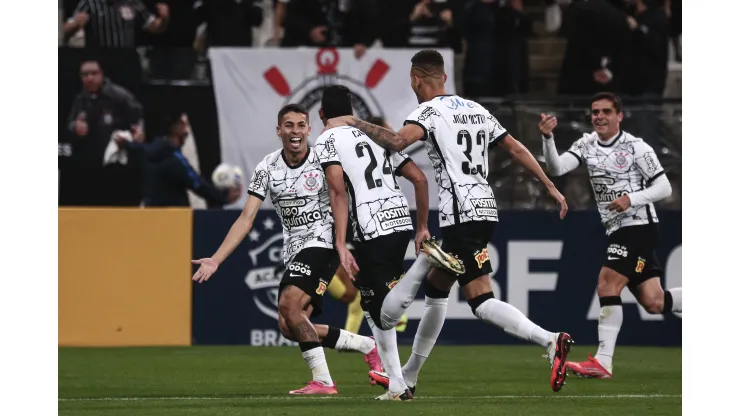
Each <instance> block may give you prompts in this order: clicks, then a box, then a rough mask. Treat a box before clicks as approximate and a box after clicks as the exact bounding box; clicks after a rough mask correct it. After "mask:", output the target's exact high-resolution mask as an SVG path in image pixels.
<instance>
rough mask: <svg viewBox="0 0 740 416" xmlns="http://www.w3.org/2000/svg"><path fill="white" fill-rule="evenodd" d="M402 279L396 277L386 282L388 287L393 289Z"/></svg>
mask: <svg viewBox="0 0 740 416" xmlns="http://www.w3.org/2000/svg"><path fill="white" fill-rule="evenodd" d="M399 280H401V279H396V280H394V281H392V282H386V285H387V286H388V289H393V288H394V287H396V285H397V284H398V281H399Z"/></svg>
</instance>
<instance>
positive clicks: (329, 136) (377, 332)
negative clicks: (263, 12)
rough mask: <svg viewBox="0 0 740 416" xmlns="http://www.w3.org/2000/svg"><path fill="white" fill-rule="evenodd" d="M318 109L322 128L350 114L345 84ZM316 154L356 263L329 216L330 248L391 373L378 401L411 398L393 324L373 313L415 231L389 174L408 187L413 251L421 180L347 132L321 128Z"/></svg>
mask: <svg viewBox="0 0 740 416" xmlns="http://www.w3.org/2000/svg"><path fill="white" fill-rule="evenodd" d="M321 107H322V108H321V110H320V114H321V119H322V120H323V121H324V122H325V123H326V120H327V119H331V118H334V117H340V116H345V115H352V101H351V96H350V93H349V90H348V89H347V87H344V86H341V85H334V86H330V87H327V88H326V89H324V93H323V97H322V99H321ZM316 152H317V153H318V155H319V159H320V160H321V166H322V167H323V168H324V171H325V172H326V179H327V182H328V184H329V193H330V196H331V205H332V212H335V213H338V212H347V210H348V206H349V214H350V217H351V219H352V223H351V224H352V225H351V228H352V230H353V240H354V247H355V253H356V256H357V262H356V263H355V258H354V257H353V255H352V253H350V251H349V249H348V248H347V246H346V242H345V239H344V236H345V235H346V229H347V223H348V222H347V217H346V216H340V215H335V218H334V219H335V223H334V225H335V227H336V236H337V237H336V248H337V251H338V252H339V257H340V259H341V263H342V265H343V266H344V268H345V270H346V271H347V273H348V274H349V275H350V277H353V276H352V271H353V270H359V272H360V274H359V276H358V277H357V279H356V280H355V283H356V285H357V287H358V288H359V289H360V294H361V296H362V308H363V310H364V311H365V317H366V318H367V322H368V324H369V325H370V329H371V330H372V332H373V335H374V336H375V340H376V342H377V344H378V352H379V353H380V357H381V359H382V361H383V366H384V367H385V369H386V371H387V372H388V375H389V376H390V383H389V384H390V386H389V387H390V388H389V389H388V391H387V392H386V393H385V394H383V395H381V396H379V397H377V399H378V400H411V399H412V398H413V395H412V394H411V392H410V391H409V389H408V387H407V386H406V383H405V382H404V380H403V375H402V374H401V361H400V359H399V357H398V346H397V343H396V330H395V325H391V326H385V325H383V322H382V320H381V319H380V310H381V307H382V305H383V301H384V300H385V298H386V295H387V294H388V292H390V290H391V289H392V288H393V287H394V286H395V285H396V284H397V283H398V281H399V280H400V279H401V277H402V276H403V272H404V268H403V260H404V257H405V255H406V248H407V247H408V244H409V240H410V239H411V236H412V232H413V229H414V228H413V225H412V222H411V216H410V215H409V207H408V202H407V200H406V197H405V196H404V195H403V192H401V189H400V187H399V186H398V183H397V182H396V176H403V177H405V178H406V179H408V180H409V181H411V183H413V185H414V190H415V194H416V197H417V204H418V210H417V232H416V248H417V254H418V253H419V248H420V246H421V244H423V243H422V241H424V240H426V239H428V238H429V237H430V236H429V231H428V228H427V218H428V215H429V188H428V187H427V181H426V178H425V177H424V173H423V172H422V171H421V170H420V169H419V168H418V167H417V166H416V164H415V163H414V162H413V161H412V160H411V159H410V158H409V157H408V156H407V155H406V154H404V153H403V152H395V151H390V150H386V149H384V148H382V147H380V146H378V145H377V144H375V143H374V142H373V141H372V140H370V139H369V138H368V137H367V136H366V135H365V134H364V133H362V132H361V131H360V130H358V129H356V128H354V127H347V126H343V127H336V128H331V129H328V130H325V131H324V132H323V133H322V134H321V136H319V138H318V139H317V140H316ZM345 188H346V190H345ZM347 193H349V198H348V196H347ZM421 257H424V256H421ZM371 373H372V371H371ZM386 384H388V383H386Z"/></svg>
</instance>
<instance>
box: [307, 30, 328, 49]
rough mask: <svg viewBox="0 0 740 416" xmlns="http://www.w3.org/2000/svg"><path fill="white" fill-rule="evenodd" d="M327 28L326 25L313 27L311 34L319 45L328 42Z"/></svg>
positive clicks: (312, 38) (314, 41)
mask: <svg viewBox="0 0 740 416" xmlns="http://www.w3.org/2000/svg"><path fill="white" fill-rule="evenodd" d="M326 29H327V27H326V26H316V27H315V28H313V29H311V32H310V33H309V36H311V40H312V41H313V43H315V44H317V45H319V44H322V43H324V42H326Z"/></svg>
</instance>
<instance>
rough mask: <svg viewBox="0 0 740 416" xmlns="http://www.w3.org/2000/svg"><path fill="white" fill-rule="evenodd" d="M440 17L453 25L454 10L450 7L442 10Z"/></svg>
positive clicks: (449, 24)
mask: <svg viewBox="0 0 740 416" xmlns="http://www.w3.org/2000/svg"><path fill="white" fill-rule="evenodd" d="M439 18H440V19H442V21H443V22H445V24H446V25H447V26H452V10H450V9H445V10H442V11H441V12H440V13H439Z"/></svg>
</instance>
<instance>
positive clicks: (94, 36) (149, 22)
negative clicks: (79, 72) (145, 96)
mask: <svg viewBox="0 0 740 416" xmlns="http://www.w3.org/2000/svg"><path fill="white" fill-rule="evenodd" d="M156 7H157V12H158V13H159V17H155V16H154V15H153V14H152V13H151V12H150V11H149V10H148V9H147V8H146V6H145V5H144V3H142V1H141V0H80V2H79V3H78V4H77V8H76V9H75V12H74V15H73V16H72V17H71V18H70V19H69V20H68V21H67V23H66V24H65V25H64V35H65V37H67V38H68V37H69V36H71V35H73V34H74V33H75V32H77V31H78V30H80V29H84V31H85V46H86V47H88V48H100V47H103V48H134V47H136V28H137V27H141V28H143V29H144V30H146V31H148V32H152V33H161V32H163V31H164V30H165V29H166V28H167V23H168V21H169V13H170V12H169V7H167V5H166V4H164V3H157V5H156Z"/></svg>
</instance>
